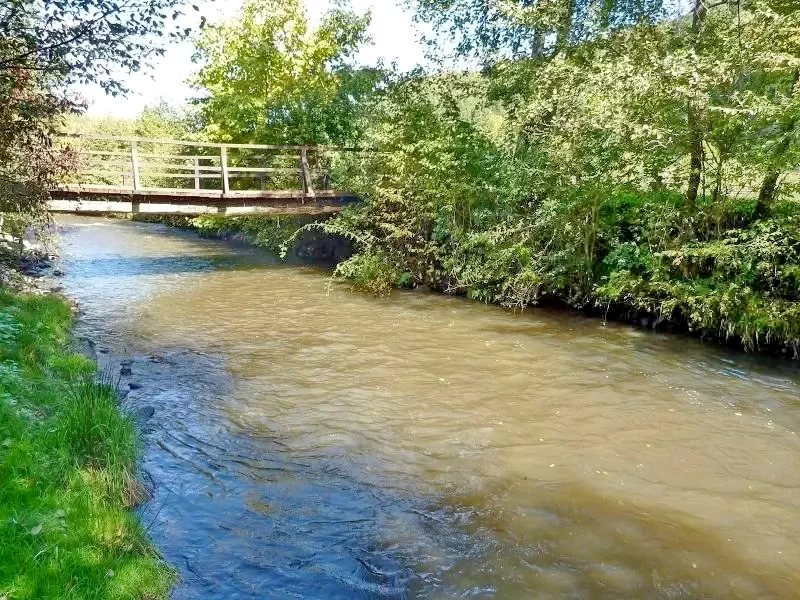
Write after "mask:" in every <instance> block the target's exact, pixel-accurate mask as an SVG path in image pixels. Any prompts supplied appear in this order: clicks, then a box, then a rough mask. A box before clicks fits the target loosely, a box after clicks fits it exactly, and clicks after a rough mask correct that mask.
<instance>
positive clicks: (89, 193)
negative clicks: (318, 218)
mask: <svg viewBox="0 0 800 600" xmlns="http://www.w3.org/2000/svg"><path fill="white" fill-rule="evenodd" d="M51 195H52V196H53V197H54V198H65V197H66V198H69V197H75V196H80V197H86V198H95V197H98V196H131V197H132V196H137V197H141V198H143V199H144V200H147V199H149V198H158V197H166V198H176V199H178V200H180V199H181V198H201V199H204V200H207V199H223V198H225V199H232V200H244V199H292V200H302V199H304V198H306V196H305V194H304V193H303V191H302V190H264V191H261V190H232V191H230V192H228V193H223V192H222V191H220V190H193V189H187V188H140V189H138V190H134V189H133V188H131V187H122V186H114V185H99V184H67V185H61V186H58V187H56V188H55V189H53V190H52V192H51ZM316 197H317V198H318V199H341V198H353V197H354V196H353V194H351V193H349V192H343V191H340V190H320V191H317V192H316ZM87 201H91V200H87Z"/></svg>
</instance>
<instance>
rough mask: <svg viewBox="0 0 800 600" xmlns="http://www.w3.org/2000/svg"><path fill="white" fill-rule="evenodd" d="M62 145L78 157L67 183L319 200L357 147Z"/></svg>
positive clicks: (63, 141)
mask: <svg viewBox="0 0 800 600" xmlns="http://www.w3.org/2000/svg"><path fill="white" fill-rule="evenodd" d="M55 141H56V143H57V144H58V145H60V146H62V147H64V148H69V149H70V150H71V151H72V152H74V153H75V154H76V158H77V165H78V167H77V172H76V173H74V174H73V175H72V176H71V178H70V180H69V181H67V182H66V183H67V184H72V185H80V186H103V187H108V188H114V189H115V190H119V191H120V192H137V191H143V190H174V191H176V192H181V191H184V190H185V191H186V192H187V193H188V192H190V191H194V192H196V193H202V192H204V191H207V192H212V191H213V192H217V193H220V192H221V193H223V194H231V195H235V194H236V192H249V193H253V192H259V191H260V192H264V193H265V194H268V193H269V192H270V191H272V192H281V193H288V192H297V193H301V194H302V196H303V197H309V198H313V197H315V195H316V193H317V192H321V191H322V192H324V191H331V190H332V189H333V181H332V177H331V168H330V167H331V161H332V157H333V156H334V155H336V154H337V153H341V152H353V151H357V149H355V148H339V147H332V146H287V145H263V144H217V143H211V142H195V141H187V140H169V139H157V138H141V137H121V136H112V135H93V134H62V135H59V136H57V137H56V140H55Z"/></svg>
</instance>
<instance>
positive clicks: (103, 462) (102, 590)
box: [0, 291, 174, 600]
mask: <svg viewBox="0 0 800 600" xmlns="http://www.w3.org/2000/svg"><path fill="white" fill-rule="evenodd" d="M71 326H72V315H71V311H70V309H69V307H68V306H67V305H66V303H65V302H64V301H63V300H61V299H59V298H56V297H37V296H19V295H15V294H12V293H9V292H6V291H0V354H1V356H0V598H2V599H4V600H18V599H28V598H30V599H34V598H35V599H37V600H39V599H44V598H80V599H82V600H84V599H94V598H98V599H99V598H131V599H155V598H165V597H167V595H168V593H169V589H170V587H171V584H172V582H173V579H174V577H173V574H172V571H171V570H170V569H169V568H168V567H167V566H166V565H165V564H164V563H163V561H161V560H160V559H159V558H158V556H157V554H156V553H155V551H154V550H153V549H152V547H151V546H150V545H149V543H148V541H147V538H146V535H145V532H144V530H143V528H142V527H141V526H140V524H139V522H138V521H137V518H136V516H135V515H134V514H133V513H132V512H131V511H130V507H131V506H132V505H134V504H135V503H136V502H137V501H140V500H141V499H142V489H141V487H140V486H139V485H138V484H137V483H136V480H135V479H134V477H133V474H132V473H133V469H134V468H135V460H136V455H137V449H138V440H137V434H136V430H135V427H134V424H133V423H132V421H131V420H130V419H129V418H128V417H127V416H126V415H125V414H124V413H123V412H122V411H121V410H120V408H119V406H118V404H117V395H116V391H115V389H114V388H113V387H112V386H109V385H104V384H98V383H96V382H95V365H94V364H93V363H92V362H91V361H90V360H88V359H87V358H85V357H83V356H82V355H79V354H75V353H73V352H72V351H71V350H70V335H71V333H70V332H71Z"/></svg>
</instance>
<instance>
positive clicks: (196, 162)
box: [194, 156, 200, 190]
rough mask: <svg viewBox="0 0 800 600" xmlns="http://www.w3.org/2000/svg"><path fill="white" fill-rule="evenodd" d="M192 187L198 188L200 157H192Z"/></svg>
mask: <svg viewBox="0 0 800 600" xmlns="http://www.w3.org/2000/svg"><path fill="white" fill-rule="evenodd" d="M194 189H196V190H199V189H200V159H199V158H197V157H196V156H195V157H194Z"/></svg>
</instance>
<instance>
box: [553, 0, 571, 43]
mask: <svg viewBox="0 0 800 600" xmlns="http://www.w3.org/2000/svg"><path fill="white" fill-rule="evenodd" d="M574 16H575V0H566V1H565V2H564V14H563V16H562V17H561V22H560V23H559V25H558V31H557V32H556V52H562V51H565V50H566V49H567V48H568V47H569V35H570V33H572V19H573V17H574Z"/></svg>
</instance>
